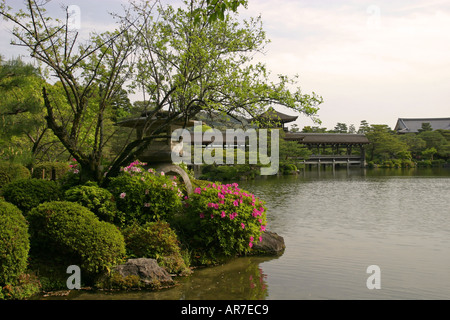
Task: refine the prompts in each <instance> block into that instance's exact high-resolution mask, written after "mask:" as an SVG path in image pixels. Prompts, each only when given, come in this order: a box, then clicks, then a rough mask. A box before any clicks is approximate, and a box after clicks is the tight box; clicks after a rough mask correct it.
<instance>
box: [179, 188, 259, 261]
mask: <svg viewBox="0 0 450 320" xmlns="http://www.w3.org/2000/svg"><path fill="white" fill-rule="evenodd" d="M265 226H266V208H265V206H264V202H263V201H261V200H260V199H259V198H256V197H255V196H254V195H253V194H250V193H248V192H246V191H244V190H241V189H239V188H238V185H237V184H236V183H233V184H226V185H222V184H215V183H213V184H211V183H210V184H209V185H208V186H206V187H203V188H200V187H197V188H195V192H194V193H193V194H192V195H190V196H189V198H188V199H186V208H185V213H184V214H183V215H182V216H181V217H180V218H179V220H178V221H177V230H178V229H180V230H181V233H180V234H181V237H182V243H183V244H186V245H187V246H188V247H189V249H190V250H191V251H192V252H193V254H194V256H195V258H197V259H199V258H200V259H199V262H200V263H205V262H206V261H212V262H215V261H217V259H221V258H226V257H234V256H237V255H245V254H246V253H249V252H250V250H251V248H252V246H253V244H254V243H256V241H260V236H261V234H262V232H263V231H264V230H265Z"/></svg>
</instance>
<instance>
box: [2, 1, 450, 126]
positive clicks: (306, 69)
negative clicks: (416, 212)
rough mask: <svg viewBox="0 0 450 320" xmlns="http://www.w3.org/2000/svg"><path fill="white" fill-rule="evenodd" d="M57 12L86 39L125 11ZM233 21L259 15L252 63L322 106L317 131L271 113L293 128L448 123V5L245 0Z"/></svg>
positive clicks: (109, 6) (12, 53) (5, 40)
mask: <svg viewBox="0 0 450 320" xmlns="http://www.w3.org/2000/svg"><path fill="white" fill-rule="evenodd" d="M172 2H174V3H176V2H177V0H172ZM7 3H8V4H10V5H11V6H13V7H17V5H20V4H21V3H22V1H20V0H9V1H7ZM61 3H65V4H67V5H77V6H78V7H79V8H80V22H81V24H80V32H84V33H85V34H88V33H89V32H91V31H94V30H95V31H104V30H107V29H110V28H113V27H114V21H113V20H112V18H111V16H110V15H109V14H108V12H121V4H124V3H126V1H124V0H89V1H88V0H79V1H77V0H67V1H64V0H52V1H51V3H50V5H51V8H52V9H51V10H49V12H53V10H55V12H58V13H59V12H60V11H59V10H60V4H61ZM240 15H242V16H244V17H245V16H257V15H261V18H262V21H263V28H264V30H265V31H266V34H267V38H268V39H270V41H271V42H270V43H269V44H268V45H267V47H266V50H265V54H264V55H257V56H255V61H261V62H263V63H265V64H266V66H267V69H268V70H270V71H271V72H272V74H273V75H274V76H276V75H277V74H284V75H287V76H292V77H293V76H295V75H298V76H299V79H298V86H300V87H301V88H302V91H303V93H305V94H311V93H312V92H314V93H316V94H318V95H320V96H322V98H323V100H324V103H323V104H321V105H320V110H319V112H318V118H319V119H320V120H321V121H322V124H316V123H314V122H313V121H312V120H311V119H309V118H308V117H306V116H304V115H301V114H296V113H295V112H293V111H291V110H287V109H284V108H281V107H276V109H277V110H279V111H281V112H285V113H287V114H290V115H298V116H299V118H298V120H297V121H296V122H295V123H296V124H297V125H298V126H299V127H300V128H302V127H304V126H320V127H325V128H328V129H333V128H334V126H335V125H336V124H337V123H338V122H341V123H346V124H347V125H350V124H353V125H354V126H355V127H356V129H358V127H359V125H360V122H361V121H362V120H366V121H367V122H368V123H369V124H387V125H389V126H390V127H391V128H394V126H395V124H396V122H397V119H398V118H442V117H446V118H447V117H450V0H447V1H444V0H426V1H425V0H396V1H387V0H379V1H377V0H372V1H366V0H358V1H356V0H349V1H344V0H342V1H339V0H334V1H332V0H326V1H325V0H322V1H320V0H315V1H312V0H310V1H305V0H249V5H248V8H247V9H244V8H241V9H240ZM9 28H10V26H9V25H8V24H7V23H5V22H4V21H1V22H0V48H1V49H0V54H2V55H3V56H4V57H6V58H11V57H16V56H17V55H24V56H27V53H26V52H25V51H21V50H20V49H21V48H17V47H11V46H10V45H9V42H10V40H11V35H10V33H9ZM22 52H23V53H22Z"/></svg>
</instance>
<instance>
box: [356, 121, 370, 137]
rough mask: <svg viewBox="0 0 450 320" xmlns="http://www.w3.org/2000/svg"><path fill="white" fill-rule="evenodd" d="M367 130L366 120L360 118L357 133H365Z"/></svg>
mask: <svg viewBox="0 0 450 320" xmlns="http://www.w3.org/2000/svg"><path fill="white" fill-rule="evenodd" d="M369 130H370V125H369V123H368V122H367V121H366V120H362V121H361V123H360V125H359V129H358V133H359V134H365V133H366V132H368V131H369Z"/></svg>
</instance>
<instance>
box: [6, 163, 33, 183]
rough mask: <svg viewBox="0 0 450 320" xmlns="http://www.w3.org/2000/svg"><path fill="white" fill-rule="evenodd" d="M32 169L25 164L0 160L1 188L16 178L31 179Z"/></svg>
mask: <svg viewBox="0 0 450 320" xmlns="http://www.w3.org/2000/svg"><path fill="white" fill-rule="evenodd" d="M30 175H31V174H30V170H28V168H27V167H24V166H23V165H20V164H16V163H10V162H3V161H2V162H0V189H1V188H2V187H3V186H4V185H6V184H8V183H10V182H12V181H15V180H20V179H29V178H30Z"/></svg>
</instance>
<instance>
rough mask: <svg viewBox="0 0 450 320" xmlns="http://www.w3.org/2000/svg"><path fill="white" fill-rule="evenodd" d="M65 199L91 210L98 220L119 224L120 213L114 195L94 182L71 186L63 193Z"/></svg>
mask: <svg viewBox="0 0 450 320" xmlns="http://www.w3.org/2000/svg"><path fill="white" fill-rule="evenodd" d="M64 199H65V200H66V201H71V202H78V203H79V204H81V205H82V206H84V207H86V208H88V209H89V210H90V211H92V212H93V213H94V214H95V215H96V216H97V217H98V218H99V219H100V220H102V221H106V222H110V223H114V224H116V225H120V224H121V213H120V212H119V211H118V210H117V207H116V202H115V199H114V196H113V195H112V193H111V192H109V191H108V190H106V189H104V188H100V187H99V186H97V185H96V184H95V183H88V184H87V185H81V186H76V187H73V188H71V189H69V190H67V191H66V192H65V194H64Z"/></svg>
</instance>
